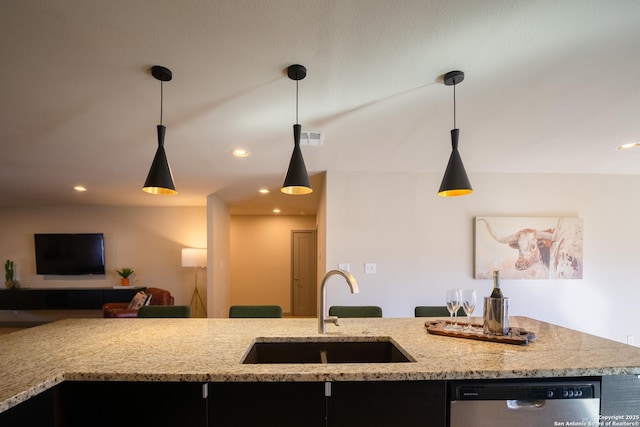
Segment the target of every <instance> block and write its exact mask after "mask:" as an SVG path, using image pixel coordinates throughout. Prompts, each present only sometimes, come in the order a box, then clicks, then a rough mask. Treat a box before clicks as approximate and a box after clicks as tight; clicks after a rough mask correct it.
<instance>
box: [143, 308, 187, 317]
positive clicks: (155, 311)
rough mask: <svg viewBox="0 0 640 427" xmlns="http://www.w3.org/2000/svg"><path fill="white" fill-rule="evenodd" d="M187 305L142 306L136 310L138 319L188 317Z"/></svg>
mask: <svg viewBox="0 0 640 427" xmlns="http://www.w3.org/2000/svg"><path fill="white" fill-rule="evenodd" d="M190 315H191V308H190V307H189V306H188V305H144V306H142V307H140V309H139V310H138V317H189V316H190Z"/></svg>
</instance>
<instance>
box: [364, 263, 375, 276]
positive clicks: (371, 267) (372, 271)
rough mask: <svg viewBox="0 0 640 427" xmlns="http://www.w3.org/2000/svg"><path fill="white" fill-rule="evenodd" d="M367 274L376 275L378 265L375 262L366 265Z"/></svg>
mask: <svg viewBox="0 0 640 427" xmlns="http://www.w3.org/2000/svg"><path fill="white" fill-rule="evenodd" d="M364 272H365V274H376V263H375V262H367V263H365V265H364Z"/></svg>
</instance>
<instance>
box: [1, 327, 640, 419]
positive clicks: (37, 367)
mask: <svg viewBox="0 0 640 427" xmlns="http://www.w3.org/2000/svg"><path fill="white" fill-rule="evenodd" d="M425 320H427V319H426V318H407V319H391V318H383V319H341V320H340V324H341V326H339V327H335V326H333V325H328V334H327V335H325V336H324V337H326V339H331V340H346V339H348V337H354V336H357V337H359V338H360V339H366V340H369V339H370V340H375V339H376V338H377V337H390V338H391V339H392V340H393V341H395V343H397V344H398V345H399V346H400V347H401V348H402V349H403V350H404V351H405V352H406V353H408V354H409V355H410V356H411V358H413V359H414V360H415V362H410V363H386V364H384V363H380V364H378V363H374V364H366V363H354V364H328V365H322V364H275V365H270V364H262V365H244V364H242V363H241V360H242V359H243V357H244V355H245V353H246V352H247V350H248V348H249V347H250V346H251V344H252V343H253V342H254V340H256V339H257V338H261V337H265V338H266V337H280V338H282V339H283V340H285V341H292V340H293V341H295V340H304V339H305V338H309V337H318V336H319V335H318V334H317V320H316V319H68V320H63V321H59V322H55V323H51V324H47V325H42V326H38V327H35V328H31V329H26V330H23V331H20V332H14V333H11V334H7V335H3V336H0V378H1V381H0V412H2V411H5V410H7V409H8V408H11V407H13V406H15V405H16V404H18V403H20V402H22V401H24V400H27V399H29V398H30V397H32V396H34V395H36V394H38V393H40V392H41V391H43V390H46V389H48V388H50V387H53V386H55V385H56V384H58V383H60V382H62V381H74V380H75V381H77V380H86V381H193V382H208V381H236V382H244V381H385V380H396V381H402V380H407V381H412V380H449V379H463V378H465V379H479V378H483V379H486V378H525V377H563V376H564V377H567V376H591V375H594V376H599V375H627V374H640V348H638V347H633V346H628V345H625V344H621V343H618V342H615V341H610V340H606V339H603V338H598V337H595V336H592V335H587V334H584V333H580V332H577V331H573V330H570V329H566V328H562V327H559V326H555V325H551V324H548V323H544V322H540V321H536V320H533V319H529V318H523V317H513V318H511V319H510V325H511V326H516V327H521V328H524V329H526V330H529V331H533V332H535V333H536V334H537V338H536V339H535V340H534V341H533V342H532V343H530V344H528V345H524V346H519V345H509V344H501V343H492V342H484V341H474V340H467V339H460V338H452V337H443V336H438V335H431V334H429V333H428V332H427V331H426V329H425V327H424V322H425ZM475 320H476V321H479V320H480V319H475ZM323 339H324V338H323Z"/></svg>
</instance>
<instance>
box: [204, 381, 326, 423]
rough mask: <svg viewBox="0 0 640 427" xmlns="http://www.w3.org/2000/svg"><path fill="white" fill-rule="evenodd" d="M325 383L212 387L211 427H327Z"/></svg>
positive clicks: (245, 384) (225, 384)
mask: <svg viewBox="0 0 640 427" xmlns="http://www.w3.org/2000/svg"><path fill="white" fill-rule="evenodd" d="M325 405H326V404H325V396H324V383H317V382H315V383H304V382H300V383H296V382H291V383H272V382H264V383H211V384H209V426H210V427H245V426H246V427H248V426H252V427H255V426H260V427H272V426H273V427H300V426H304V427H324V426H325Z"/></svg>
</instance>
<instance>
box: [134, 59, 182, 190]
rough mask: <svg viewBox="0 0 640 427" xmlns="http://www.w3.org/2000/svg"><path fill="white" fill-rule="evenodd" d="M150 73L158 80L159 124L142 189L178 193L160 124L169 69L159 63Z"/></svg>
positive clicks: (163, 128)
mask: <svg viewBox="0 0 640 427" xmlns="http://www.w3.org/2000/svg"><path fill="white" fill-rule="evenodd" d="M151 75H152V76H153V77H155V78H156V79H158V80H160V124H159V125H158V150H157V151H156V155H155V157H154V158H153V163H151V169H150V170H149V175H147V180H146V181H145V182H144V187H142V190H143V191H146V192H147V193H151V194H166V195H173V194H178V192H177V191H176V186H175V185H174V184H173V175H172V173H171V167H169V162H168V161H167V154H166V153H165V151H164V134H165V131H166V129H167V128H166V127H164V126H162V101H163V99H162V98H163V93H162V85H163V83H164V82H168V81H170V80H171V78H172V74H171V70H169V69H168V68H165V67H161V66H160V65H154V66H153V67H151Z"/></svg>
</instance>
